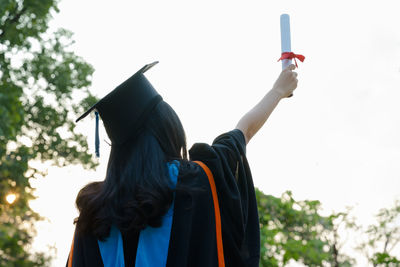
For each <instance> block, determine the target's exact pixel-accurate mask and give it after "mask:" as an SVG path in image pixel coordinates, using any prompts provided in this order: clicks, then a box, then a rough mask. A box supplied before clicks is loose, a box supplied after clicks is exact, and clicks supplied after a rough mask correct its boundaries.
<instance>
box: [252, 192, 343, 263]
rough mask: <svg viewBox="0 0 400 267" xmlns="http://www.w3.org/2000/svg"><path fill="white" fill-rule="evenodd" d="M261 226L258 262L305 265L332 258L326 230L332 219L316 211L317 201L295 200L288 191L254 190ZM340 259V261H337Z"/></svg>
mask: <svg viewBox="0 0 400 267" xmlns="http://www.w3.org/2000/svg"><path fill="white" fill-rule="evenodd" d="M256 196H257V202H258V212H259V217H260V230H261V261H260V266H285V265H286V264H287V263H289V262H290V261H292V260H294V261H297V262H301V263H303V264H305V265H306V266H322V265H323V264H327V263H329V262H334V259H333V255H332V249H331V247H332V244H331V243H330V239H329V238H328V234H329V233H331V232H332V231H333V220H332V218H331V217H324V216H321V215H320V214H319V210H320V207H321V203H320V202H319V201H309V200H305V201H295V200H294V199H293V196H292V193H291V192H290V191H287V192H285V193H284V194H282V196H281V197H280V198H277V197H274V196H269V195H264V194H263V193H262V192H261V191H259V190H256ZM341 263H343V262H341Z"/></svg>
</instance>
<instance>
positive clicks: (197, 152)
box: [189, 129, 246, 160]
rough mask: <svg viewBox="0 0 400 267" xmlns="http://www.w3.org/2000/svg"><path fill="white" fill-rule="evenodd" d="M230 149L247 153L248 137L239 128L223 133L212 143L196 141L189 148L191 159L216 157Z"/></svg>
mask: <svg viewBox="0 0 400 267" xmlns="http://www.w3.org/2000/svg"><path fill="white" fill-rule="evenodd" d="M229 151H237V152H239V154H245V153H246V139H245V137H244V134H243V132H242V131H241V130H239V129H234V130H232V131H229V132H226V133H223V134H221V135H219V136H218V137H217V138H215V139H214V141H213V143H212V145H209V144H206V143H195V144H194V145H193V146H192V147H191V149H190V150H189V155H190V158H191V160H202V159H209V160H212V159H216V158H219V157H220V156H221V155H222V154H226V152H229Z"/></svg>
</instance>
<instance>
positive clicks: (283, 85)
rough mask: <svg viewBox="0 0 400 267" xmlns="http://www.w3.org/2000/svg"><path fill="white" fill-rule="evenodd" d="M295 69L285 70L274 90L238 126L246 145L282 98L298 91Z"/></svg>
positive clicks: (292, 66) (291, 67)
mask: <svg viewBox="0 0 400 267" xmlns="http://www.w3.org/2000/svg"><path fill="white" fill-rule="evenodd" d="M294 69H295V66H294V65H293V64H292V65H290V66H289V67H287V68H286V69H284V70H283V71H282V72H281V74H280V75H279V77H278V79H277V80H276V82H275V84H274V86H273V87H272V89H271V90H270V91H269V92H268V93H267V94H266V95H265V96H264V97H263V99H261V101H260V102H259V103H258V104H257V105H256V106H255V107H253V108H252V109H251V110H250V111H249V112H247V113H246V114H245V115H244V116H243V117H242V118H241V119H240V121H239V123H238V124H237V125H236V129H239V130H241V131H242V132H243V134H244V137H245V138H246V144H248V143H249V141H250V139H251V138H252V137H253V136H254V135H255V134H256V133H257V132H258V130H260V128H261V127H262V126H263V125H264V123H265V122H266V121H267V119H268V117H269V116H270V115H271V113H272V111H273V110H274V109H275V107H276V106H277V105H278V103H279V101H280V100H281V99H282V98H285V97H288V96H290V95H291V94H292V92H293V91H294V90H295V89H296V87H297V73H296V72H293V70H294Z"/></svg>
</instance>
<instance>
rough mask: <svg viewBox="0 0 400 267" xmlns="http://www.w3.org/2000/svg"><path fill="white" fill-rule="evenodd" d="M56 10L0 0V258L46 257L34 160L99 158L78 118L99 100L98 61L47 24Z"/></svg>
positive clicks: (86, 161)
mask: <svg viewBox="0 0 400 267" xmlns="http://www.w3.org/2000/svg"><path fill="white" fill-rule="evenodd" d="M55 12H58V9H57V1H55V0H40V1H37V0H0V64H1V65H0V266H43V265H45V264H46V262H48V261H49V258H48V257H47V256H44V255H43V254H40V253H36V254H35V253H33V252H30V250H31V248H30V244H31V242H32V238H33V236H34V234H35V231H34V227H33V226H34V222H35V221H37V220H39V219H40V217H39V215H38V214H36V213H35V212H34V211H32V209H31V208H30V207H29V200H31V199H33V198H34V196H33V189H32V187H31V185H30V179H35V178H40V177H43V176H44V175H45V171H44V170H39V169H36V168H34V167H32V164H31V163H32V161H39V162H44V161H48V162H51V163H52V164H54V165H57V166H65V165H67V164H82V165H83V166H84V167H86V168H93V167H94V166H95V165H96V163H95V162H94V161H93V158H92V156H91V154H90V153H88V146H87V143H86V140H85V138H84V136H82V135H81V134H78V133H77V132H76V130H75V124H74V122H73V118H74V117H75V115H76V114H77V113H80V112H82V111H83V110H85V109H86V108H88V107H89V105H90V104H92V103H93V102H94V101H95V100H96V99H95V98H94V97H93V96H92V95H91V94H90V93H89V91H88V89H87V88H88V87H89V86H90V84H91V80H90V79H91V75H92V73H93V68H92V67H91V66H90V65H89V64H88V63H86V62H85V61H84V60H83V59H82V58H80V57H78V56H76V55H75V54H74V53H73V52H71V51H70V50H69V49H70V46H71V45H72V43H73V42H72V41H71V36H72V34H71V33H70V32H68V31H67V30H65V29H58V30H56V31H50V30H48V22H49V20H50V19H51V15H52V14H54V13H55ZM78 95H79V99H80V100H81V103H78V102H79V100H76V99H75V97H76V96H78ZM8 193H14V194H16V196H17V199H16V201H15V202H14V203H13V204H9V203H7V202H6V200H5V196H6V195H7V194H8Z"/></svg>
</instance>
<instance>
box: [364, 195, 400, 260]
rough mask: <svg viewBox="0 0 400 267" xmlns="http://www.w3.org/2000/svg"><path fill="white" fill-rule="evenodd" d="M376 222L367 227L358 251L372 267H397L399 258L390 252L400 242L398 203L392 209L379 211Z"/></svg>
mask: <svg viewBox="0 0 400 267" xmlns="http://www.w3.org/2000/svg"><path fill="white" fill-rule="evenodd" d="M376 220H377V221H376V224H372V225H369V226H368V227H367V229H366V231H365V236H366V237H367V240H366V241H364V242H362V243H361V244H360V245H359V246H358V249H359V250H361V251H362V252H363V253H364V255H365V256H366V257H367V258H368V260H369V262H370V263H371V264H372V265H373V266H393V267H398V266H400V258H399V257H396V256H394V255H393V254H392V251H393V250H394V249H395V248H396V246H397V245H398V244H399V242H400V223H399V222H400V201H396V202H395V204H394V206H393V207H392V208H383V209H381V210H380V211H379V212H378V214H377V215H376Z"/></svg>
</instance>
